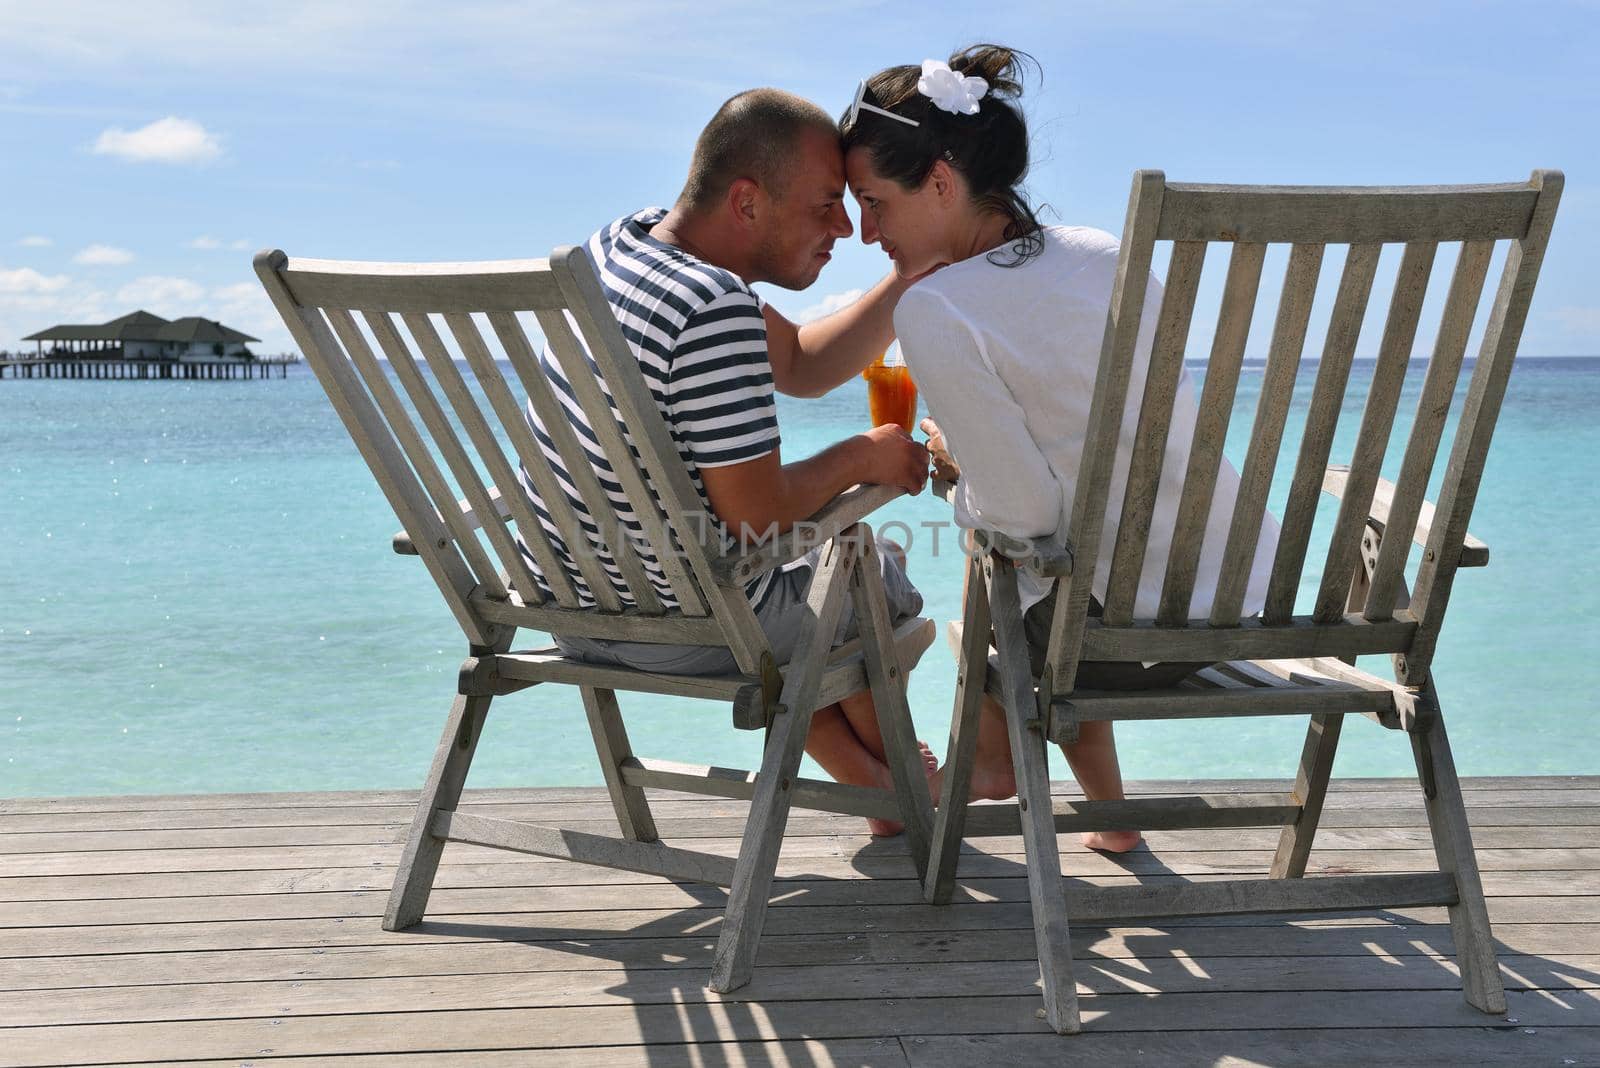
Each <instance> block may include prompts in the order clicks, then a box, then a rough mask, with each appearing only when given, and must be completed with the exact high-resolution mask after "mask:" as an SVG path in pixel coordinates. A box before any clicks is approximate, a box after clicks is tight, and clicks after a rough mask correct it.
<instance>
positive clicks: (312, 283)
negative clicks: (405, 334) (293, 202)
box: [288, 260, 562, 314]
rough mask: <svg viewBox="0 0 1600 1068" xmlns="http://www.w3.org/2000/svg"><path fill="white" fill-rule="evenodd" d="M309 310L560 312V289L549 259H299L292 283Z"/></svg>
mask: <svg viewBox="0 0 1600 1068" xmlns="http://www.w3.org/2000/svg"><path fill="white" fill-rule="evenodd" d="M288 285H289V290H290V292H292V293H293V294H294V298H295V300H297V301H298V302H299V303H300V304H301V305H303V306H305V307H310V308H352V309H358V310H359V309H382V310H383V311H386V312H389V313H391V314H401V313H404V312H421V313H423V314H427V313H430V312H467V313H471V312H490V311H511V312H516V311H534V310H537V309H539V308H559V307H560V306H561V300H562V298H561V290H560V287H559V286H558V285H557V284H556V281H555V279H554V278H553V277H551V274H550V264H549V263H548V262H547V261H545V260H501V261H494V262H490V261H485V262H483V263H355V262H347V261H342V260H296V261H295V267H294V277H293V279H292V280H291V281H290V282H289V283H288Z"/></svg>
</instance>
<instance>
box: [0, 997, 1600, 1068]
mask: <svg viewBox="0 0 1600 1068" xmlns="http://www.w3.org/2000/svg"><path fill="white" fill-rule="evenodd" d="M762 978H765V977H762ZM751 987H752V988H754V987H755V983H754V982H752V984H751ZM1037 1000H1038V995H1037V994H1036V993H1032V992H1030V993H1026V994H1022V995H1017V996H1010V997H1008V996H994V997H970V996H953V997H937V998H934V997H926V998H899V997H895V998H870V999H863V1000H845V999H837V1000H814V1001H809V1000H808V1001H776V1000H767V1001H708V1002H703V1003H694V1004H665V1005H631V1004H620V1005H584V1006H577V1007H552V1008H534V1009H522V1008H509V1009H499V1010H496V1009H466V1010H443V1011H434V1012H428V1013H427V1014H426V1017H427V1019H426V1029H427V1030H426V1042H427V1043H428V1045H429V1046H430V1047H431V1048H432V1049H436V1050H479V1049H505V1048H518V1049H571V1048H573V1047H577V1046H591V1045H594V1044H595V1042H594V1039H595V1037H596V1036H602V1035H603V1036H605V1037H606V1039H608V1042H607V1044H608V1045H644V1044H650V1043H655V1042H666V1043H681V1042H685V1041H689V1040H693V1041H697V1042H706V1041H727V1040H735V1041H742V1040H750V1039H775V1038H778V1037H781V1036H782V1035H785V1034H803V1035H807V1036H809V1037H812V1038H817V1039H830V1038H860V1037H864V1036H863V1032H873V1033H876V1034H878V1035H884V1034H889V1035H902V1034H912V1035H939V1034H944V1035H959V1034H984V1033H988V1034H1017V1033H1022V1034H1027V1033H1039V1032H1041V1031H1042V1030H1043V1029H1044V1026H1045V1025H1044V1023H1043V1021H1040V1020H1037V1019H1035V1018H1034V1016H1033V1007H1034V1005H1033V1003H1034V1002H1035V1001H1037ZM1506 1000H1507V1005H1508V1015H1510V1016H1514V1017H1516V1018H1517V1019H1518V1020H1519V1022H1520V1023H1521V1025H1522V1026H1523V1027H1532V1028H1535V1029H1537V1028H1540V1027H1588V1028H1596V1027H1600V992H1596V991H1570V992H1568V991H1562V992H1561V994H1560V996H1559V997H1553V996H1546V995H1545V994H1544V992H1541V991H1508V992H1507V995H1506ZM1081 1004H1082V1015H1083V1021H1084V1026H1085V1028H1086V1029H1087V1030H1092V1031H1108V1032H1116V1031H1121V1032H1170V1031H1174V1030H1184V1031H1215V1030H1238V1029H1245V1028H1251V1027H1254V1026H1258V1025H1259V1024H1260V1022H1261V1021H1262V1020H1263V1019H1271V1020H1274V1021H1276V1022H1277V1024H1278V1027H1279V1028H1280V1029H1281V1030H1286V1031H1287V1030H1295V1029H1300V1028H1315V1029H1327V1030H1339V1029H1350V1030H1354V1031H1358V1032H1361V1031H1365V1030H1366V1029H1367V1028H1372V1027H1405V1026H1414V1025H1415V1023H1416V1021H1417V1020H1418V1019H1426V1020H1429V1021H1430V1022H1432V1024H1433V1026H1435V1027H1458V1028H1474V1029H1481V1028H1482V1027H1483V1026H1484V1025H1485V1022H1486V1021H1488V1020H1494V1019H1496V1017H1485V1016H1484V1014H1482V1013H1479V1012H1478V1011H1477V1010H1475V1009H1473V1008H1471V1007H1469V1006H1468V1005H1466V1004H1465V1003H1464V1002H1463V1001H1462V1000H1461V996H1460V994H1459V993H1458V992H1457V991H1435V990H1414V991H1413V990H1408V991H1387V990H1385V991H1348V992H1347V991H1328V992H1325V993H1322V994H1320V995H1319V996H1317V997H1314V998H1311V997H1305V996H1304V995H1302V994H1298V993H1294V992H1290V993H1257V992H1251V993H1195V994H1189V993H1175V994H1168V995H1163V996H1162V997H1160V998H1159V999H1156V998H1151V997H1149V996H1147V995H1140V994H1102V995H1094V996H1091V997H1087V998H1084V999H1083V1001H1082V1003H1081ZM417 1027H418V1021H417V1020H416V1019H415V1015H414V1014H410V1013H403V1012H401V1013H375V1014H363V1015H345V1016H292V1015H288V1014H274V1015H268V1016H259V1017H250V1018H245V1019H237V1018H235V1019H219V1020H196V1021H183V1022H161V1023H117V1024H91V1025H82V1026H76V1025H75V1026H66V1027H38V1028H32V1027H23V1028H8V1029H3V1030H0V1036H3V1037H4V1038H5V1039H6V1041H5V1042H4V1043H3V1044H0V1068H12V1066H19V1068H20V1066H29V1065H39V1064H59V1063H65V1059H66V1058H67V1057H68V1055H70V1060H71V1062H74V1063H79V1064H96V1063H105V1062H108V1061H114V1060H129V1059H130V1058H132V1059H134V1060H139V1059H144V1060H154V1059H158V1058H163V1057H169V1056H170V1055H171V1051H173V1050H183V1051H184V1052H185V1054H187V1055H188V1056H190V1057H193V1058H207V1057H211V1058H218V1057H249V1056H254V1055H258V1054H260V1053H262V1051H270V1052H271V1053H273V1054H274V1055H307V1054H312V1055H330V1054H345V1055H351V1054H382V1053H390V1052H401V1051H406V1050H409V1049H411V1048H412V1045H413V1043H414V1042H415V1041H416V1038H417V1036H416V1035H415V1029H416V1028H417Z"/></svg>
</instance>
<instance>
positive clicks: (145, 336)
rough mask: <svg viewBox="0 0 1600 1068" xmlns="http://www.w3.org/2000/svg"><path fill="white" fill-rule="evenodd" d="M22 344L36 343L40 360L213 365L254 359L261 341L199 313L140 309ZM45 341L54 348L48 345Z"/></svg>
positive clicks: (42, 333)
mask: <svg viewBox="0 0 1600 1068" xmlns="http://www.w3.org/2000/svg"><path fill="white" fill-rule="evenodd" d="M23 340H24V341H32V342H34V343H35V345H36V346H37V353H38V355H39V356H40V357H44V356H52V357H57V358H61V357H65V358H72V357H81V358H85V359H91V360H116V359H127V360H179V361H183V360H204V361H211V360H218V359H233V360H253V359H255V354H254V353H252V352H251V351H250V349H249V348H248V345H249V343H250V342H252V341H255V342H259V341H260V340H261V339H260V338H255V337H251V336H250V335H249V334H246V333H244V332H242V331H239V330H235V329H233V328H232V327H230V326H223V325H222V324H221V323H219V322H217V321H216V320H215V319H203V318H201V317H200V316H198V315H189V316H185V317H184V318H182V319H172V320H167V319H163V318H161V316H159V315H152V314H151V313H150V312H147V311H136V312H130V313H128V314H127V315H123V316H120V317H119V318H116V319H113V320H111V321H110V322H109V323H101V324H100V325H98V326H85V325H70V324H63V325H60V326H52V327H50V329H48V330H41V331H39V332H38V333H36V334H29V335H28V336H27V337H25V338H23ZM46 342H49V343H50V348H49V350H46V349H45V347H44V346H45V343H46Z"/></svg>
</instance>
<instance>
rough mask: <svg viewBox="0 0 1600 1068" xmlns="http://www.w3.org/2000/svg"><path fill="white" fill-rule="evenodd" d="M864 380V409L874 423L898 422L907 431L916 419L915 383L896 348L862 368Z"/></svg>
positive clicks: (874, 424) (876, 424) (877, 424)
mask: <svg viewBox="0 0 1600 1068" xmlns="http://www.w3.org/2000/svg"><path fill="white" fill-rule="evenodd" d="M861 377H862V378H865V379H866V380H867V409H868V412H869V413H870V415H871V418H872V425H873V426H882V425H883V424H884V423H899V424H900V426H901V428H902V429H904V430H905V432H906V433H908V434H909V433H911V428H912V427H913V426H915V425H916V422H917V385H916V383H915V382H913V381H911V371H910V369H909V368H907V367H906V365H905V362H904V361H903V360H902V359H901V358H900V352H899V350H898V349H891V350H890V351H889V352H887V353H885V354H884V355H883V356H879V357H878V358H877V359H876V360H873V361H872V363H871V364H869V365H868V366H867V369H866V370H865V371H862V372H861Z"/></svg>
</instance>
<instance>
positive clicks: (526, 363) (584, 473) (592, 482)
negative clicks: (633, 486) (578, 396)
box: [489, 312, 664, 616]
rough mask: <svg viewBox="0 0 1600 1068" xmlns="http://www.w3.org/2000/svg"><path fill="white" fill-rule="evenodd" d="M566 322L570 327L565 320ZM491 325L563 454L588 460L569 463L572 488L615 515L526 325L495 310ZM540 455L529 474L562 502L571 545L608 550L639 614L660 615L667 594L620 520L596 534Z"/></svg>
mask: <svg viewBox="0 0 1600 1068" xmlns="http://www.w3.org/2000/svg"><path fill="white" fill-rule="evenodd" d="M561 324H562V325H563V326H565V325H566V320H565V319H564V318H563V319H562V320H561ZM489 325H490V326H491V327H493V329H494V333H495V337H497V338H499V339H500V345H501V348H502V349H504V351H505V354H506V358H507V359H508V360H509V361H510V363H511V369H512V370H513V371H515V372H516V373H517V381H518V382H520V383H521V384H522V388H523V389H524V390H525V391H526V392H527V395H528V401H529V403H530V404H531V405H532V406H533V411H534V414H536V415H537V416H538V417H539V422H540V424H541V425H542V426H543V427H544V431H545V433H546V434H547V435H549V437H550V440H551V441H552V442H553V443H554V445H555V449H556V452H557V453H558V454H559V455H561V456H564V457H576V458H578V460H581V461H582V462H569V463H567V464H566V465H565V466H566V468H567V477H568V478H570V479H571V480H572V487H573V489H575V490H576V491H577V493H578V498H579V499H580V500H581V501H582V502H583V504H584V507H585V508H586V509H587V510H588V512H589V514H590V515H591V516H595V517H597V519H598V518H602V517H606V516H610V515H612V514H613V512H614V507H613V505H612V503H611V499H610V498H609V497H608V496H607V495H606V491H605V490H604V488H602V487H601V485H600V480H599V479H598V478H597V477H596V475H595V473H594V468H593V467H591V466H590V465H589V463H588V459H587V453H586V450H585V449H584V447H583V446H582V445H581V444H580V443H579V441H578V435H577V432H576V431H574V430H573V429H572V424H571V423H570V422H568V421H567V416H566V413H565V412H564V411H563V410H562V408H561V402H560V401H559V400H557V398H556V395H555V390H554V389H553V388H552V387H551V385H550V380H549V379H548V378H546V377H545V374H544V371H543V369H542V368H541V367H540V365H539V357H538V356H537V355H536V354H535V353H534V350H533V345H532V344H531V343H530V342H529V341H528V335H527V333H526V332H525V331H524V330H523V329H522V324H521V323H520V322H518V321H517V317H516V316H515V315H513V314H512V313H511V312H490V313H489ZM540 459H541V462H540V463H539V464H536V465H534V466H533V467H530V468H529V469H528V474H529V477H530V478H532V479H533V483H534V487H535V488H536V489H537V490H538V491H539V493H540V495H541V496H542V497H543V498H544V500H545V504H546V505H547V506H550V505H551V502H558V503H557V504H556V505H555V506H554V507H551V508H550V512H551V515H552V516H553V517H554V518H555V521H556V525H557V528H558V529H559V530H560V531H561V536H562V537H563V538H564V539H566V541H567V545H568V546H583V545H591V546H596V547H598V549H600V550H603V551H604V552H606V553H608V554H609V555H610V557H611V559H612V561H613V562H614V563H615V564H616V565H617V570H618V571H620V572H621V574H622V581H623V585H624V586H626V587H627V589H628V592H629V593H630V594H631V595H632V596H633V602H634V604H636V605H637V606H638V609H639V612H640V613H641V614H642V615H648V616H659V615H660V614H661V613H662V612H663V611H664V609H663V607H662V603H661V598H660V597H659V596H658V595H657V594H656V588H655V586H654V584H652V583H651V581H650V577H649V575H648V574H646V573H645V568H644V563H643V562H642V561H641V560H640V559H639V553H638V550H637V549H636V548H635V546H634V544H633V540H632V539H631V538H629V537H627V536H626V532H625V531H623V530H622V524H621V523H616V524H613V525H611V526H609V528H608V525H607V524H606V523H605V522H603V521H601V522H598V523H597V524H596V526H597V528H598V529H597V530H596V532H595V533H593V534H590V533H589V532H588V531H587V530H586V529H584V527H583V525H582V524H581V523H580V522H579V520H578V517H577V514H576V513H575V512H574V511H573V510H572V508H571V507H570V506H569V505H568V503H567V495H566V490H565V488H564V487H562V486H561V484H560V483H559V481H558V480H557V478H556V474H555V472H554V470H552V469H551V467H550V465H549V463H548V462H546V461H544V460H543V457H542V455H541V457H540ZM552 487H553V488H552ZM577 555H578V556H579V558H580V560H581V559H591V560H594V561H595V563H596V565H597V566H598V560H597V559H596V553H593V552H582V551H580V552H578V553H577ZM601 570H603V569H601ZM584 575H585V577H588V576H589V575H590V572H589V571H585V572H584ZM589 581H590V588H591V589H593V588H594V581H595V580H594V579H593V578H590V579H589ZM604 585H605V586H607V587H609V586H610V585H611V583H610V581H606V582H605V583H604ZM614 593H615V591H614V590H613V594H614ZM596 596H597V597H598V596H599V595H598V594H597V595H596ZM601 603H602V604H604V603H605V602H604V601H602V602H601ZM619 603H620V602H619Z"/></svg>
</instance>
